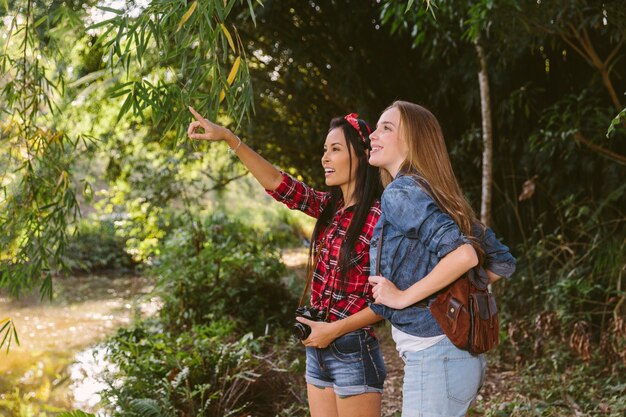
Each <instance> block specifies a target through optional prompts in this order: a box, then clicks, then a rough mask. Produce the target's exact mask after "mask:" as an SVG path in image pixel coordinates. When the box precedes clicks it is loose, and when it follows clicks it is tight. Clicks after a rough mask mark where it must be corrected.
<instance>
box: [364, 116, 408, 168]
mask: <svg viewBox="0 0 626 417" xmlns="http://www.w3.org/2000/svg"><path fill="white" fill-rule="evenodd" d="M370 140H371V144H372V150H371V152H370V158H369V163H370V164H371V165H373V166H375V167H379V168H383V169H384V170H386V171H387V172H389V174H391V176H392V177H395V176H396V174H397V173H398V171H399V170H400V167H401V166H402V164H403V163H404V161H405V159H406V158H407V155H408V147H407V144H406V141H405V140H404V139H403V138H402V137H401V135H400V111H399V110H398V109H397V108H395V107H391V108H389V109H387V110H385V112H384V113H383V114H382V115H381V116H380V119H378V123H377V124H376V130H375V131H374V132H372V134H371V135H370Z"/></svg>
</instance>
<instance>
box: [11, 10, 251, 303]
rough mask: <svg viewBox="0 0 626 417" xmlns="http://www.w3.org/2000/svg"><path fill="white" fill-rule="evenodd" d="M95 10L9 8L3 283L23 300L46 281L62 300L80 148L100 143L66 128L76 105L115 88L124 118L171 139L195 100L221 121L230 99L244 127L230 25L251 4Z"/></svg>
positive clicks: (237, 49)
mask: <svg viewBox="0 0 626 417" xmlns="http://www.w3.org/2000/svg"><path fill="white" fill-rule="evenodd" d="M94 3H95V2H87V3H84V2H75V1H70V2H52V4H51V5H43V4H40V3H39V2H35V1H33V0H20V1H16V2H11V7H10V8H9V4H8V3H6V2H5V9H6V11H7V13H9V15H8V16H7V18H5V19H2V23H1V25H2V27H3V28H5V29H7V36H5V37H3V38H2V39H1V40H0V49H1V50H2V52H1V54H0V66H1V69H2V74H3V76H2V78H0V87H1V88H2V96H1V97H0V111H1V112H2V113H4V114H6V115H7V116H8V119H7V120H6V121H4V122H3V123H2V126H1V127H2V139H3V141H5V140H6V142H7V143H8V144H9V146H8V147H3V151H0V168H1V170H0V175H1V177H0V187H1V189H2V194H1V195H2V197H1V199H0V205H1V206H2V213H1V214H0V227H1V228H2V230H3V234H2V236H1V237H0V247H1V248H2V252H0V262H1V265H0V266H1V267H2V268H1V269H0V274H1V275H0V287H8V288H9V289H10V291H11V293H12V295H14V296H18V295H19V294H20V293H21V292H22V291H24V290H30V289H31V288H32V286H33V285H36V284H40V285H41V289H42V291H41V292H42V294H43V295H44V296H45V295H51V294H52V287H51V285H52V282H51V277H52V276H53V274H54V273H55V272H57V271H59V270H60V269H62V268H63V267H64V264H63V255H64V253H65V251H66V245H67V241H68V225H69V224H71V223H72V222H73V220H74V219H75V218H76V216H77V214H78V203H77V200H76V197H75V195H76V188H77V187H76V184H75V183H74V182H73V181H72V180H73V175H72V168H73V167H74V165H75V164H76V160H77V157H78V156H80V155H81V152H79V150H85V149H89V148H91V147H93V146H92V145H93V143H92V142H93V141H92V135H90V134H88V133H83V132H81V129H80V127H79V126H74V125H72V124H71V123H67V125H66V126H65V127H66V129H63V128H62V127H61V126H63V125H64V122H63V121H62V120H63V116H64V115H72V114H75V112H74V111H73V110H72V107H75V106H81V105H85V108H89V106H90V103H88V99H89V98H90V96H93V95H97V92H98V91H99V90H104V91H106V93H107V95H108V96H110V97H111V98H113V99H117V100H118V105H119V106H120V107H119V110H118V117H117V122H119V121H120V119H121V118H122V117H123V116H124V115H125V114H126V113H127V112H128V111H130V110H132V112H133V114H134V116H136V117H137V118H138V119H139V120H141V121H142V122H143V123H145V124H149V125H151V126H153V127H154V128H155V129H158V130H160V131H161V132H163V131H165V132H168V131H170V130H172V129H173V130H175V131H178V132H179V133H181V132H182V130H183V129H184V128H183V126H184V124H185V123H184V121H185V119H184V118H185V117H186V107H187V105H188V104H190V103H192V102H193V103H194V104H195V105H196V106H197V108H203V109H204V107H205V106H206V105H209V106H210V111H208V112H207V113H208V114H211V115H213V116H215V115H217V112H218V108H219V103H220V102H221V101H222V100H223V99H224V98H226V107H225V109H226V113H227V114H230V115H232V116H233V117H234V118H235V119H237V120H238V121H240V120H241V117H243V115H244V114H245V113H246V112H247V110H248V108H249V106H250V99H251V89H250V88H251V87H250V83H248V82H247V81H248V75H247V65H245V56H243V55H242V50H241V41H240V40H239V37H238V36H237V33H236V32H234V31H235V29H234V28H233V27H230V28H229V27H227V26H226V19H227V18H228V16H229V14H230V12H231V9H232V8H233V6H234V5H235V4H238V3H243V1H237V0H231V1H229V2H224V3H222V2H213V1H200V0H196V1H193V2H191V3H190V4H189V5H185V2H170V1H152V2H149V4H148V5H147V6H146V5H143V6H142V5H140V4H137V3H135V2H128V3H127V6H128V8H126V9H124V10H115V9H113V8H110V7H105V6H98V8H97V9H96V8H94V6H93V4H94ZM48 6H50V7H48ZM83 6H85V7H83ZM248 6H249V9H250V11H251V13H253V9H252V3H251V2H248ZM98 9H99V10H100V13H98ZM107 14H109V15H112V16H109V15H107ZM231 32H232V33H231ZM235 41H236V43H235ZM85 45H88V46H89V47H90V48H89V50H87V51H85V50H84V49H83V47H84V46H85ZM181 45H184V46H183V47H181ZM107 54H108V56H107ZM231 62H232V64H231ZM241 62H244V64H243V65H241ZM105 66H106V69H107V70H105ZM225 66H226V68H228V69H229V70H228V69H226V68H224V67H225ZM226 73H228V76H226V75H225V74H226ZM83 87H84V88H83ZM122 98H123V102H122V101H121V100H122ZM79 113H80V112H79ZM114 128H115V124H113V125H111V126H109V132H111V131H112V130H114ZM85 188H86V189H90V188H91V187H90V185H89V184H88V183H87V182H85ZM42 278H43V279H42Z"/></svg>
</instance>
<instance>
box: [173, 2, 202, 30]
mask: <svg viewBox="0 0 626 417" xmlns="http://www.w3.org/2000/svg"><path fill="white" fill-rule="evenodd" d="M196 7H198V0H196V1H194V2H193V3H191V6H189V10H187V12H186V13H185V14H184V15H183V18H182V19H180V23H178V28H177V29H176V32H178V31H179V30H180V29H181V28H182V27H183V25H184V24H185V22H187V20H189V18H190V17H191V15H192V14H193V12H194V10H196Z"/></svg>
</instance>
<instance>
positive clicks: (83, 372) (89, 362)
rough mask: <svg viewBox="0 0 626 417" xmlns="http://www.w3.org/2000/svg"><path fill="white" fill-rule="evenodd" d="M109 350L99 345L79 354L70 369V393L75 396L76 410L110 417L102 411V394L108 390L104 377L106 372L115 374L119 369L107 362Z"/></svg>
mask: <svg viewBox="0 0 626 417" xmlns="http://www.w3.org/2000/svg"><path fill="white" fill-rule="evenodd" d="M106 356H107V349H106V347H105V346H102V345H98V346H95V347H93V348H90V349H87V350H84V351H82V352H79V353H78V354H77V355H76V356H75V357H74V360H75V362H74V363H73V364H72V365H71V366H70V368H69V374H70V381H71V383H70V388H69V389H70V391H71V392H72V395H73V396H74V408H76V409H80V410H83V411H90V412H97V415H98V416H101V417H108V414H106V413H105V412H104V411H100V410H99V407H100V401H101V397H100V393H101V392H102V391H103V390H104V389H106V388H107V384H106V382H104V380H103V378H102V376H103V375H104V374H105V372H115V371H116V370H117V367H116V366H115V365H114V364H113V363H111V362H109V361H107V359H106Z"/></svg>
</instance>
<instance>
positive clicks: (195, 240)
mask: <svg viewBox="0 0 626 417" xmlns="http://www.w3.org/2000/svg"><path fill="white" fill-rule="evenodd" d="M160 252H161V253H162V255H161V256H160V257H159V258H158V259H157V260H156V263H157V266H156V269H155V272H156V274H157V276H158V279H159V281H158V284H157V288H158V291H159V293H160V294H161V296H162V298H163V301H164V305H163V308H162V309H161V317H162V320H163V322H164V323H166V325H167V326H170V328H171V327H178V328H182V329H188V328H190V326H192V325H193V324H199V323H204V322H206V321H207V320H211V319H213V318H216V317H217V318H228V319H230V320H232V321H233V322H235V323H237V324H238V325H239V327H240V328H241V330H242V331H245V332H248V331H252V332H254V333H255V334H257V335H258V334H262V333H265V332H267V331H268V330H271V328H270V327H268V326H277V327H278V329H286V328H288V327H290V326H291V324H292V323H293V311H294V310H295V307H296V305H297V301H296V299H295V298H294V296H293V295H291V294H290V293H289V292H288V291H287V289H286V288H285V286H284V285H283V283H282V282H281V278H282V277H283V276H284V275H285V274H286V270H285V266H284V265H283V264H282V262H281V260H280V257H279V254H278V251H277V248H276V247H275V246H274V245H273V244H272V242H271V241H270V240H269V239H268V237H267V236H263V235H259V233H258V232H257V231H256V230H255V229H253V228H250V227H248V226H245V225H243V224H242V223H240V222H237V221H232V220H228V219H227V218H225V217H220V216H212V217H209V218H207V219H206V220H205V222H204V224H202V225H198V226H197V227H196V228H193V227H191V226H186V227H183V228H179V229H177V230H175V231H173V232H172V233H171V235H170V237H169V238H168V239H167V240H166V241H165V243H164V244H163V246H162V248H161V249H160Z"/></svg>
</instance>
